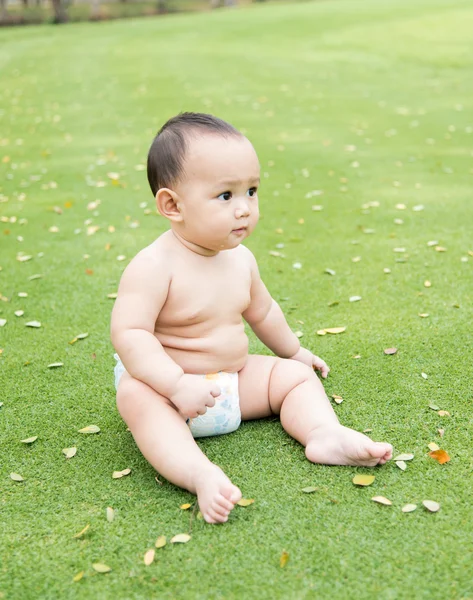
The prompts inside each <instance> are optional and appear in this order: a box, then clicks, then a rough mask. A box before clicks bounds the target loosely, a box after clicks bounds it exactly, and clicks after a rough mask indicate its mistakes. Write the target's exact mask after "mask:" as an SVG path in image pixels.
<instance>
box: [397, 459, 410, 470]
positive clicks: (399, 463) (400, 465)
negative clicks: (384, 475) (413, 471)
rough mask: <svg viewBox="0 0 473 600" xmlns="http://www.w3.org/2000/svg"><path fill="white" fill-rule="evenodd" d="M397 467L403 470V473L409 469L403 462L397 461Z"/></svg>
mask: <svg viewBox="0 0 473 600" xmlns="http://www.w3.org/2000/svg"><path fill="white" fill-rule="evenodd" d="M396 465H397V466H398V467H399V468H400V469H401V471H405V470H406V469H407V465H406V463H405V462H404V461H403V460H396Z"/></svg>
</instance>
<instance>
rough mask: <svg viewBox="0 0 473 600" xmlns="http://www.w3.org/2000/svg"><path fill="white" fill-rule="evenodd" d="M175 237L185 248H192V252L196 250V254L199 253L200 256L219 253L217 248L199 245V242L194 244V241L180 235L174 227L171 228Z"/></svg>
mask: <svg viewBox="0 0 473 600" xmlns="http://www.w3.org/2000/svg"><path fill="white" fill-rule="evenodd" d="M171 231H172V233H173V235H174V238H175V239H176V240H177V241H178V242H179V243H180V244H181V245H182V246H184V247H185V248H187V249H188V250H190V251H191V252H194V254H199V255H200V256H216V255H217V254H218V251H216V250H211V249H209V248H204V247H203V246H199V245H198V244H194V242H190V241H189V240H186V239H185V238H183V237H182V236H181V235H179V234H178V233H177V232H176V231H174V229H172V230H171Z"/></svg>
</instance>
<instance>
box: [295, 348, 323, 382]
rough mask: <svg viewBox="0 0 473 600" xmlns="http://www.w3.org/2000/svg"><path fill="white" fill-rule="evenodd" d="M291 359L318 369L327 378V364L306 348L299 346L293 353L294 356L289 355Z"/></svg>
mask: <svg viewBox="0 0 473 600" xmlns="http://www.w3.org/2000/svg"><path fill="white" fill-rule="evenodd" d="M291 360H298V361H299V362H301V363H304V364H305V365H307V366H308V367H312V369H315V370H316V371H320V373H321V375H322V377H323V378H324V379H326V378H327V375H328V374H329V372H330V367H329V366H328V365H327V363H326V362H325V361H324V360H322V359H321V358H320V357H318V356H315V354H312V352H311V351H310V350H307V349H306V348H302V347H300V348H299V350H298V351H297V352H296V354H294V356H291Z"/></svg>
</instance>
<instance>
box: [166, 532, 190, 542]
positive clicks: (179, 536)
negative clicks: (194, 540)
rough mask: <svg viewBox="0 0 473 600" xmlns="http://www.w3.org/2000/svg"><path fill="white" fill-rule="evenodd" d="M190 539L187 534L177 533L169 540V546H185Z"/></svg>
mask: <svg viewBox="0 0 473 600" xmlns="http://www.w3.org/2000/svg"><path fill="white" fill-rule="evenodd" d="M190 539H191V536H190V535H189V534H188V533H178V534H177V535H175V536H174V537H172V538H171V544H186V543H187V542H188V541H189V540H190Z"/></svg>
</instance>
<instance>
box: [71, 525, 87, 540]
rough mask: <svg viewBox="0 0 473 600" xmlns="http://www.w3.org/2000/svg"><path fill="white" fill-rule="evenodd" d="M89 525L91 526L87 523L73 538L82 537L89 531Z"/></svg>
mask: <svg viewBox="0 0 473 600" xmlns="http://www.w3.org/2000/svg"><path fill="white" fill-rule="evenodd" d="M89 527H90V524H87V525H86V526H85V527H84V529H82V531H79V533H76V534H75V535H73V536H72V537H73V538H81V537H82V536H83V535H84V533H86V531H88V529H89Z"/></svg>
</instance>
